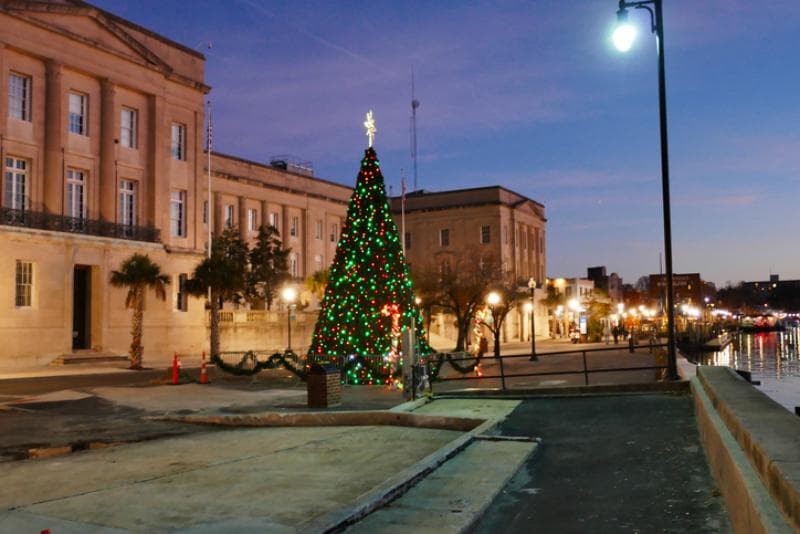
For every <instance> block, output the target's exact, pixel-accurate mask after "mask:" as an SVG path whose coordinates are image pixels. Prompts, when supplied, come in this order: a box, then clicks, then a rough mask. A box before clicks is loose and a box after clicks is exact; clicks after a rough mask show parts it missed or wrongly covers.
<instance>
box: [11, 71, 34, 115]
mask: <svg viewBox="0 0 800 534" xmlns="http://www.w3.org/2000/svg"><path fill="white" fill-rule="evenodd" d="M8 116H9V117H11V118H12V119H19V120H21V121H30V120H31V77H30V76H25V75H23V74H17V73H16V72H12V73H11V74H10V75H9V76H8Z"/></svg>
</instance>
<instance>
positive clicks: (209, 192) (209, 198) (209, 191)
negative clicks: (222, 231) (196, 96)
mask: <svg viewBox="0 0 800 534" xmlns="http://www.w3.org/2000/svg"><path fill="white" fill-rule="evenodd" d="M206 135H207V137H208V141H207V142H208V150H207V152H208V200H207V201H206V202H207V203H208V208H207V209H206V224H207V226H208V257H209V258H211V226H212V225H211V220H212V219H211V214H212V208H211V100H209V101H208V131H207V132H206Z"/></svg>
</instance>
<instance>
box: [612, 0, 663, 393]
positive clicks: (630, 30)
mask: <svg viewBox="0 0 800 534" xmlns="http://www.w3.org/2000/svg"><path fill="white" fill-rule="evenodd" d="M661 3H662V0H642V1H637V2H626V1H625V0H619V10H618V11H617V28H616V30H615V31H614V36H613V40H614V45H615V46H616V47H617V49H618V50H620V51H621V52H627V51H628V50H629V49H630V47H631V46H632V45H633V41H634V39H635V38H636V30H635V29H634V27H633V26H631V25H630V24H628V8H635V9H646V10H647V11H648V12H649V13H650V31H651V32H652V33H654V34H656V43H657V45H658V109H659V119H660V137H661V197H662V199H661V200H662V203H663V209H664V259H665V260H666V261H665V263H666V271H667V272H666V276H667V336H668V344H667V347H668V348H667V377H668V378H669V380H677V379H678V368H677V360H676V352H675V306H674V296H673V293H672V222H671V217H670V202H669V150H668V145H667V88H666V79H665V75H664V18H663V15H662V11H661ZM650 6H652V8H651V7H650Z"/></svg>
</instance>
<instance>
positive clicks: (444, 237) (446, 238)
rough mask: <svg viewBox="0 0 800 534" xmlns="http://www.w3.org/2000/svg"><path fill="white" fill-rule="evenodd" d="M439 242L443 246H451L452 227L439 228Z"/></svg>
mask: <svg viewBox="0 0 800 534" xmlns="http://www.w3.org/2000/svg"><path fill="white" fill-rule="evenodd" d="M439 244H440V245H441V246H443V247H449V246H450V229H449V228H444V229H442V230H439Z"/></svg>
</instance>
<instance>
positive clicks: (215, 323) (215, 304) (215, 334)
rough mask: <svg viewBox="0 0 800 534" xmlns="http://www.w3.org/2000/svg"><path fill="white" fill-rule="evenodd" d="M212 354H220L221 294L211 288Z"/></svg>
mask: <svg viewBox="0 0 800 534" xmlns="http://www.w3.org/2000/svg"><path fill="white" fill-rule="evenodd" d="M210 352H211V356H219V295H217V293H216V291H214V290H213V289H212V290H211V351H210Z"/></svg>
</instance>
